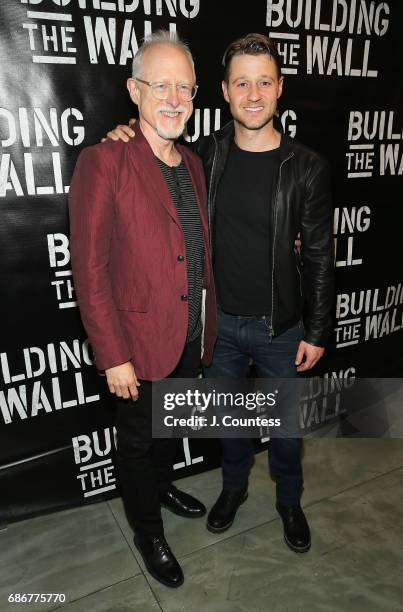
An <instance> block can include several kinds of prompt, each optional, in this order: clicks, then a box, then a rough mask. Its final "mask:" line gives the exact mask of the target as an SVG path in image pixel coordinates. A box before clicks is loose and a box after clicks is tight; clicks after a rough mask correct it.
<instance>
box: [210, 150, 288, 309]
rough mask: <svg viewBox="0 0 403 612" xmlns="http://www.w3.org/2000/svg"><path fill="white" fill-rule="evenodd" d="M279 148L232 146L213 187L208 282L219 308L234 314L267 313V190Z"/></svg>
mask: <svg viewBox="0 0 403 612" xmlns="http://www.w3.org/2000/svg"><path fill="white" fill-rule="evenodd" d="M278 165H279V149H273V150H272V151H263V152H258V153H255V152H251V151H244V150H242V149H240V148H239V147H238V146H237V145H236V144H235V142H234V143H232V145H231V148H230V151H229V155H228V160H227V163H226V166H225V169H224V173H223V176H222V178H221V181H220V183H219V186H218V190H217V199H216V211H215V245H214V246H215V257H214V278H215V282H216V289H217V298H218V303H219V304H220V306H221V308H222V309H223V310H225V311H226V312H229V313H231V314H238V315H264V314H270V312H271V265H270V262H271V251H270V249H271V248H272V245H271V244H270V242H269V236H270V227H271V224H272V191H273V186H274V181H275V180H276V178H277V172H278Z"/></svg>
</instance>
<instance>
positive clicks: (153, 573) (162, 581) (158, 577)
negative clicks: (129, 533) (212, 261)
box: [133, 539, 185, 589]
mask: <svg viewBox="0 0 403 612" xmlns="http://www.w3.org/2000/svg"><path fill="white" fill-rule="evenodd" d="M133 542H134V545H135V547H136V548H137V550H138V552H139V553H140V555H141V558H142V559H143V561H144V565H145V566H146V570H147V572H148V573H149V574H150V576H152V577H153V578H154V580H157V582H160V583H161V584H163V585H164V586H166V587H169V588H171V589H177V588H178V587H180V586H182V584H183V583H184V581H185V579H184V578H182V580H181V582H177V583H176V584H172V583H171V582H166V581H165V580H164V579H163V578H161V577H160V576H158V575H157V574H155V572H153V570H152V569H151V568H150V567H149V565H148V563H147V561H146V560H145V559H144V557H143V553H142V552H141V550H140V548H139V547H138V546H137V542H136V540H135V539H133Z"/></svg>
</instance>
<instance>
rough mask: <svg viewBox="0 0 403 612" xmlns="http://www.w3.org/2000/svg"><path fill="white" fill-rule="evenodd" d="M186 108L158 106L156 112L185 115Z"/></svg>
mask: <svg viewBox="0 0 403 612" xmlns="http://www.w3.org/2000/svg"><path fill="white" fill-rule="evenodd" d="M186 111H187V108H186V106H177V107H176V108H173V107H172V106H168V105H165V106H160V107H159V108H158V112H159V113H161V112H166V113H186Z"/></svg>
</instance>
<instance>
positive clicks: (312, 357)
mask: <svg viewBox="0 0 403 612" xmlns="http://www.w3.org/2000/svg"><path fill="white" fill-rule="evenodd" d="M324 352H325V349H324V348H323V347H322V346H314V345H313V344H308V342H305V341H304V340H301V342H300V343H299V347H298V352H297V356H296V357H295V365H296V366H297V372H305V371H306V370H310V369H311V368H313V366H314V365H316V364H317V362H318V361H319V359H320V358H321V357H322V356H323V353H324Z"/></svg>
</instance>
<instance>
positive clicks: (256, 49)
mask: <svg viewBox="0 0 403 612" xmlns="http://www.w3.org/2000/svg"><path fill="white" fill-rule="evenodd" d="M263 54H266V55H268V56H269V57H271V58H273V60H274V62H275V64H276V68H277V75H278V77H280V76H281V60H280V55H279V53H278V51H277V47H276V44H275V42H274V41H273V40H271V38H269V37H268V36H265V35H264V34H247V35H246V36H242V37H241V38H237V39H236V40H234V41H233V42H232V43H230V44H229V45H228V47H227V48H226V50H225V53H224V56H223V58H222V65H223V67H224V81H226V82H227V83H228V79H229V71H230V65H231V60H232V58H233V57H234V56H235V55H263Z"/></svg>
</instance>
